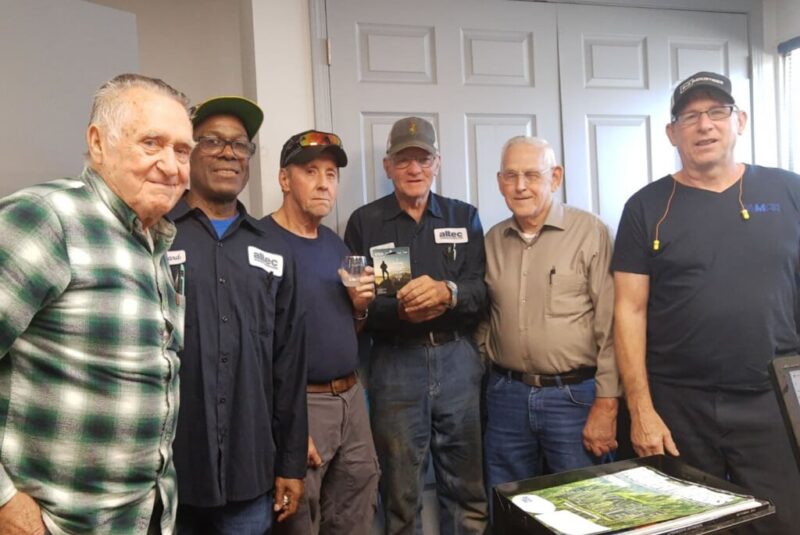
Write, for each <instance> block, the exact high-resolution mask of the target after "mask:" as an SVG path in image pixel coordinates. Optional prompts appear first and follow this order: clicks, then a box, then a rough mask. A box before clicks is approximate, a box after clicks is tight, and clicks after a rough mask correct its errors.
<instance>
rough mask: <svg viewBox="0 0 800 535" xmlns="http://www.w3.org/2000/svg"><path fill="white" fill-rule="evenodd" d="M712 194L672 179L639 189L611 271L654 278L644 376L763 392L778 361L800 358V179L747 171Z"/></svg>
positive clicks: (780, 172) (763, 170)
mask: <svg viewBox="0 0 800 535" xmlns="http://www.w3.org/2000/svg"><path fill="white" fill-rule="evenodd" d="M742 180H743V183H742V201H743V203H744V205H745V207H746V208H747V209H748V211H749V213H750V219H749V220H747V221H745V220H744V219H743V218H742V215H741V213H740V211H741V208H740V205H739V183H738V182H736V183H735V184H733V185H732V186H730V187H729V188H728V189H727V190H725V191H722V192H719V193H716V192H712V191H706V190H702V189H697V188H692V187H688V186H684V185H682V184H680V183H679V184H677V186H676V190H675V196H674V198H673V200H672V204H671V207H670V209H669V213H668V214H667V215H666V218H665V219H664V221H663V222H662V223H661V225H660V227H659V240H660V242H661V243H660V248H659V250H657V251H655V250H654V249H653V240H654V239H655V228H656V224H657V222H658V221H659V219H661V217H662V215H664V212H665V210H666V207H667V201H668V199H669V196H670V193H671V192H672V188H673V178H672V177H671V176H666V177H664V178H662V179H660V180H658V181H656V182H654V183H652V184H649V185H648V186H646V187H644V188H642V189H641V190H640V191H639V192H637V193H636V194H635V195H634V196H633V197H631V198H630V199H629V200H628V202H627V203H626V205H625V210H624V211H623V214H622V219H621V221H620V226H619V230H618V233H617V238H616V245H615V251H614V257H613V260H612V266H611V267H612V270H614V271H620V272H628V273H640V274H645V275H648V276H649V277H650V293H649V301H648V305H647V370H648V375H649V376H650V377H651V379H653V380H656V381H660V382H665V383H680V384H682V385H685V386H695V387H703V388H719V389H728V390H767V389H769V379H768V375H767V366H768V363H769V361H770V360H771V359H772V358H773V357H774V356H775V355H781V354H788V353H794V352H797V350H798V346H799V345H800V341H799V340H798V329H797V326H798V321H797V320H798V318H797V312H798V277H797V273H798V262H800V176H798V175H796V174H794V173H790V172H788V171H784V170H781V169H772V168H765V167H760V166H750V165H748V166H747V167H746V170H745V173H744V177H743V179H742Z"/></svg>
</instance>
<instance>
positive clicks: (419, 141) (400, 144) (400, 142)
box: [386, 117, 439, 156]
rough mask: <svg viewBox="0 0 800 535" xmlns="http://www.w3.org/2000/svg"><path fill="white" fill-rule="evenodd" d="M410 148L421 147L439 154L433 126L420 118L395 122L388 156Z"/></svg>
mask: <svg viewBox="0 0 800 535" xmlns="http://www.w3.org/2000/svg"><path fill="white" fill-rule="evenodd" d="M409 147H419V148H420V149H423V150H426V151H428V152H429V153H431V154H438V153H439V149H438V147H437V146H436V131H435V130H434V129H433V125H432V124H431V123H429V122H428V121H426V120H425V119H422V118H420V117H406V118H405V119H400V120H399V121H397V122H395V123H394V124H393V125H392V131H391V132H389V139H388V141H387V143H386V154H388V155H389V156H391V155H393V154H397V153H398V152H400V151H401V150H403V149H407V148H409Z"/></svg>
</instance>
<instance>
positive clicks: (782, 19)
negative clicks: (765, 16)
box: [775, 0, 800, 43]
mask: <svg viewBox="0 0 800 535" xmlns="http://www.w3.org/2000/svg"><path fill="white" fill-rule="evenodd" d="M776 4H777V5H776V11H777V15H778V16H777V19H778V20H777V28H776V35H775V37H776V40H777V42H778V43H781V42H783V41H786V40H788V39H791V38H793V37H800V1H799V0H777V1H776Z"/></svg>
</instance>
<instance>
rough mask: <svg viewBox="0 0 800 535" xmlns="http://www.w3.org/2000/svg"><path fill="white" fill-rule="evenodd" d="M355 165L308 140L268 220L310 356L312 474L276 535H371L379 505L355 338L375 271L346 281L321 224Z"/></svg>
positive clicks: (289, 153)
mask: <svg viewBox="0 0 800 535" xmlns="http://www.w3.org/2000/svg"><path fill="white" fill-rule="evenodd" d="M345 165H347V155H346V154H345V152H344V149H343V148H342V142H341V140H340V139H339V136H337V135H336V134H330V133H327V132H318V131H315V130H309V131H306V132H301V133H299V134H296V135H294V136H292V137H291V138H289V140H288V141H287V142H286V144H284V146H283V150H282V151H281V170H280V174H279V180H280V185H281V191H282V192H283V205H282V206H281V207H280V209H279V210H278V211H277V212H275V213H274V214H272V216H271V217H267V218H265V219H264V221H265V222H267V223H268V224H269V226H270V230H271V232H276V233H278V234H282V235H283V236H284V237H285V238H286V241H288V242H289V245H290V246H291V248H292V252H293V254H294V256H295V260H296V262H297V274H298V279H299V280H300V281H301V282H300V283H299V284H298V287H299V288H300V298H301V301H302V302H303V303H305V305H306V307H305V330H304V332H305V337H306V354H307V356H308V385H307V386H306V392H307V399H308V427H309V429H308V432H309V437H308V450H309V455H308V465H309V466H308V468H309V469H308V472H307V474H306V479H305V489H306V495H305V496H304V497H303V499H302V500H301V502H300V507H299V509H298V512H297V515H295V516H293V517H292V518H290V519H289V520H288V521H287V522H284V523H283V524H280V525H279V526H276V530H275V531H276V534H291V535H317V534H318V533H322V534H324V535H369V534H370V533H371V529H372V520H373V517H374V516H375V507H376V503H377V498H378V475H379V470H378V459H377V456H376V454H375V445H374V444H373V441H372V433H371V431H370V428H369V415H368V414H367V404H366V398H365V396H364V389H363V388H362V387H361V384H360V382H359V381H358V377H357V376H356V368H357V367H358V340H357V339H356V328H357V327H360V326H361V325H363V323H364V320H365V319H366V316H367V307H368V306H369V304H370V303H371V302H372V300H373V299H374V298H375V287H374V284H373V281H374V279H375V277H374V275H373V274H372V271H371V270H372V268H367V273H366V274H364V275H362V276H361V278H360V280H359V281H358V282H357V283H356V284H357V285H356V286H353V287H347V288H346V287H345V286H344V285H343V284H342V279H341V278H340V276H339V274H338V270H339V265H340V263H341V261H342V257H343V256H346V255H349V254H350V251H349V250H348V249H347V247H346V246H345V244H344V242H343V241H342V239H341V238H339V236H337V235H336V233H335V232H333V231H332V230H331V229H329V228H328V227H326V226H324V225H322V224H321V222H322V218H323V217H325V216H327V215H328V214H329V213H330V212H331V210H332V209H333V203H334V202H335V201H336V192H337V190H338V186H339V168H340V167H344V166H345Z"/></svg>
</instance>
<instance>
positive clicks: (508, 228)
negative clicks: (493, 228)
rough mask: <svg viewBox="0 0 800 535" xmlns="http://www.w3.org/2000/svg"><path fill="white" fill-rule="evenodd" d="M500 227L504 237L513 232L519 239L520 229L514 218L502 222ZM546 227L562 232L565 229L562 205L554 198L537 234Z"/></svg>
mask: <svg viewBox="0 0 800 535" xmlns="http://www.w3.org/2000/svg"><path fill="white" fill-rule="evenodd" d="M500 225H501V227H500V230H501V232H502V234H503V235H504V236H505V235H507V234H509V233H510V232H514V233H515V234H517V235H519V236H520V237H521V236H522V234H523V232H522V229H520V228H519V225H517V220H516V219H514V216H511V217H509V218H508V219H506V220H505V221H502V222H501V223H500ZM548 227H550V228H554V229H558V230H564V229H565V228H566V227H567V224H566V218H565V216H564V205H563V204H562V203H561V201H559V200H558V199H555V198H553V202H552V204H551V205H550V211H549V212H547V217H546V218H545V220H544V224H543V225H542V228H541V229H540V230H539V234H541V232H542V230H544V229H545V228H548Z"/></svg>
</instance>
